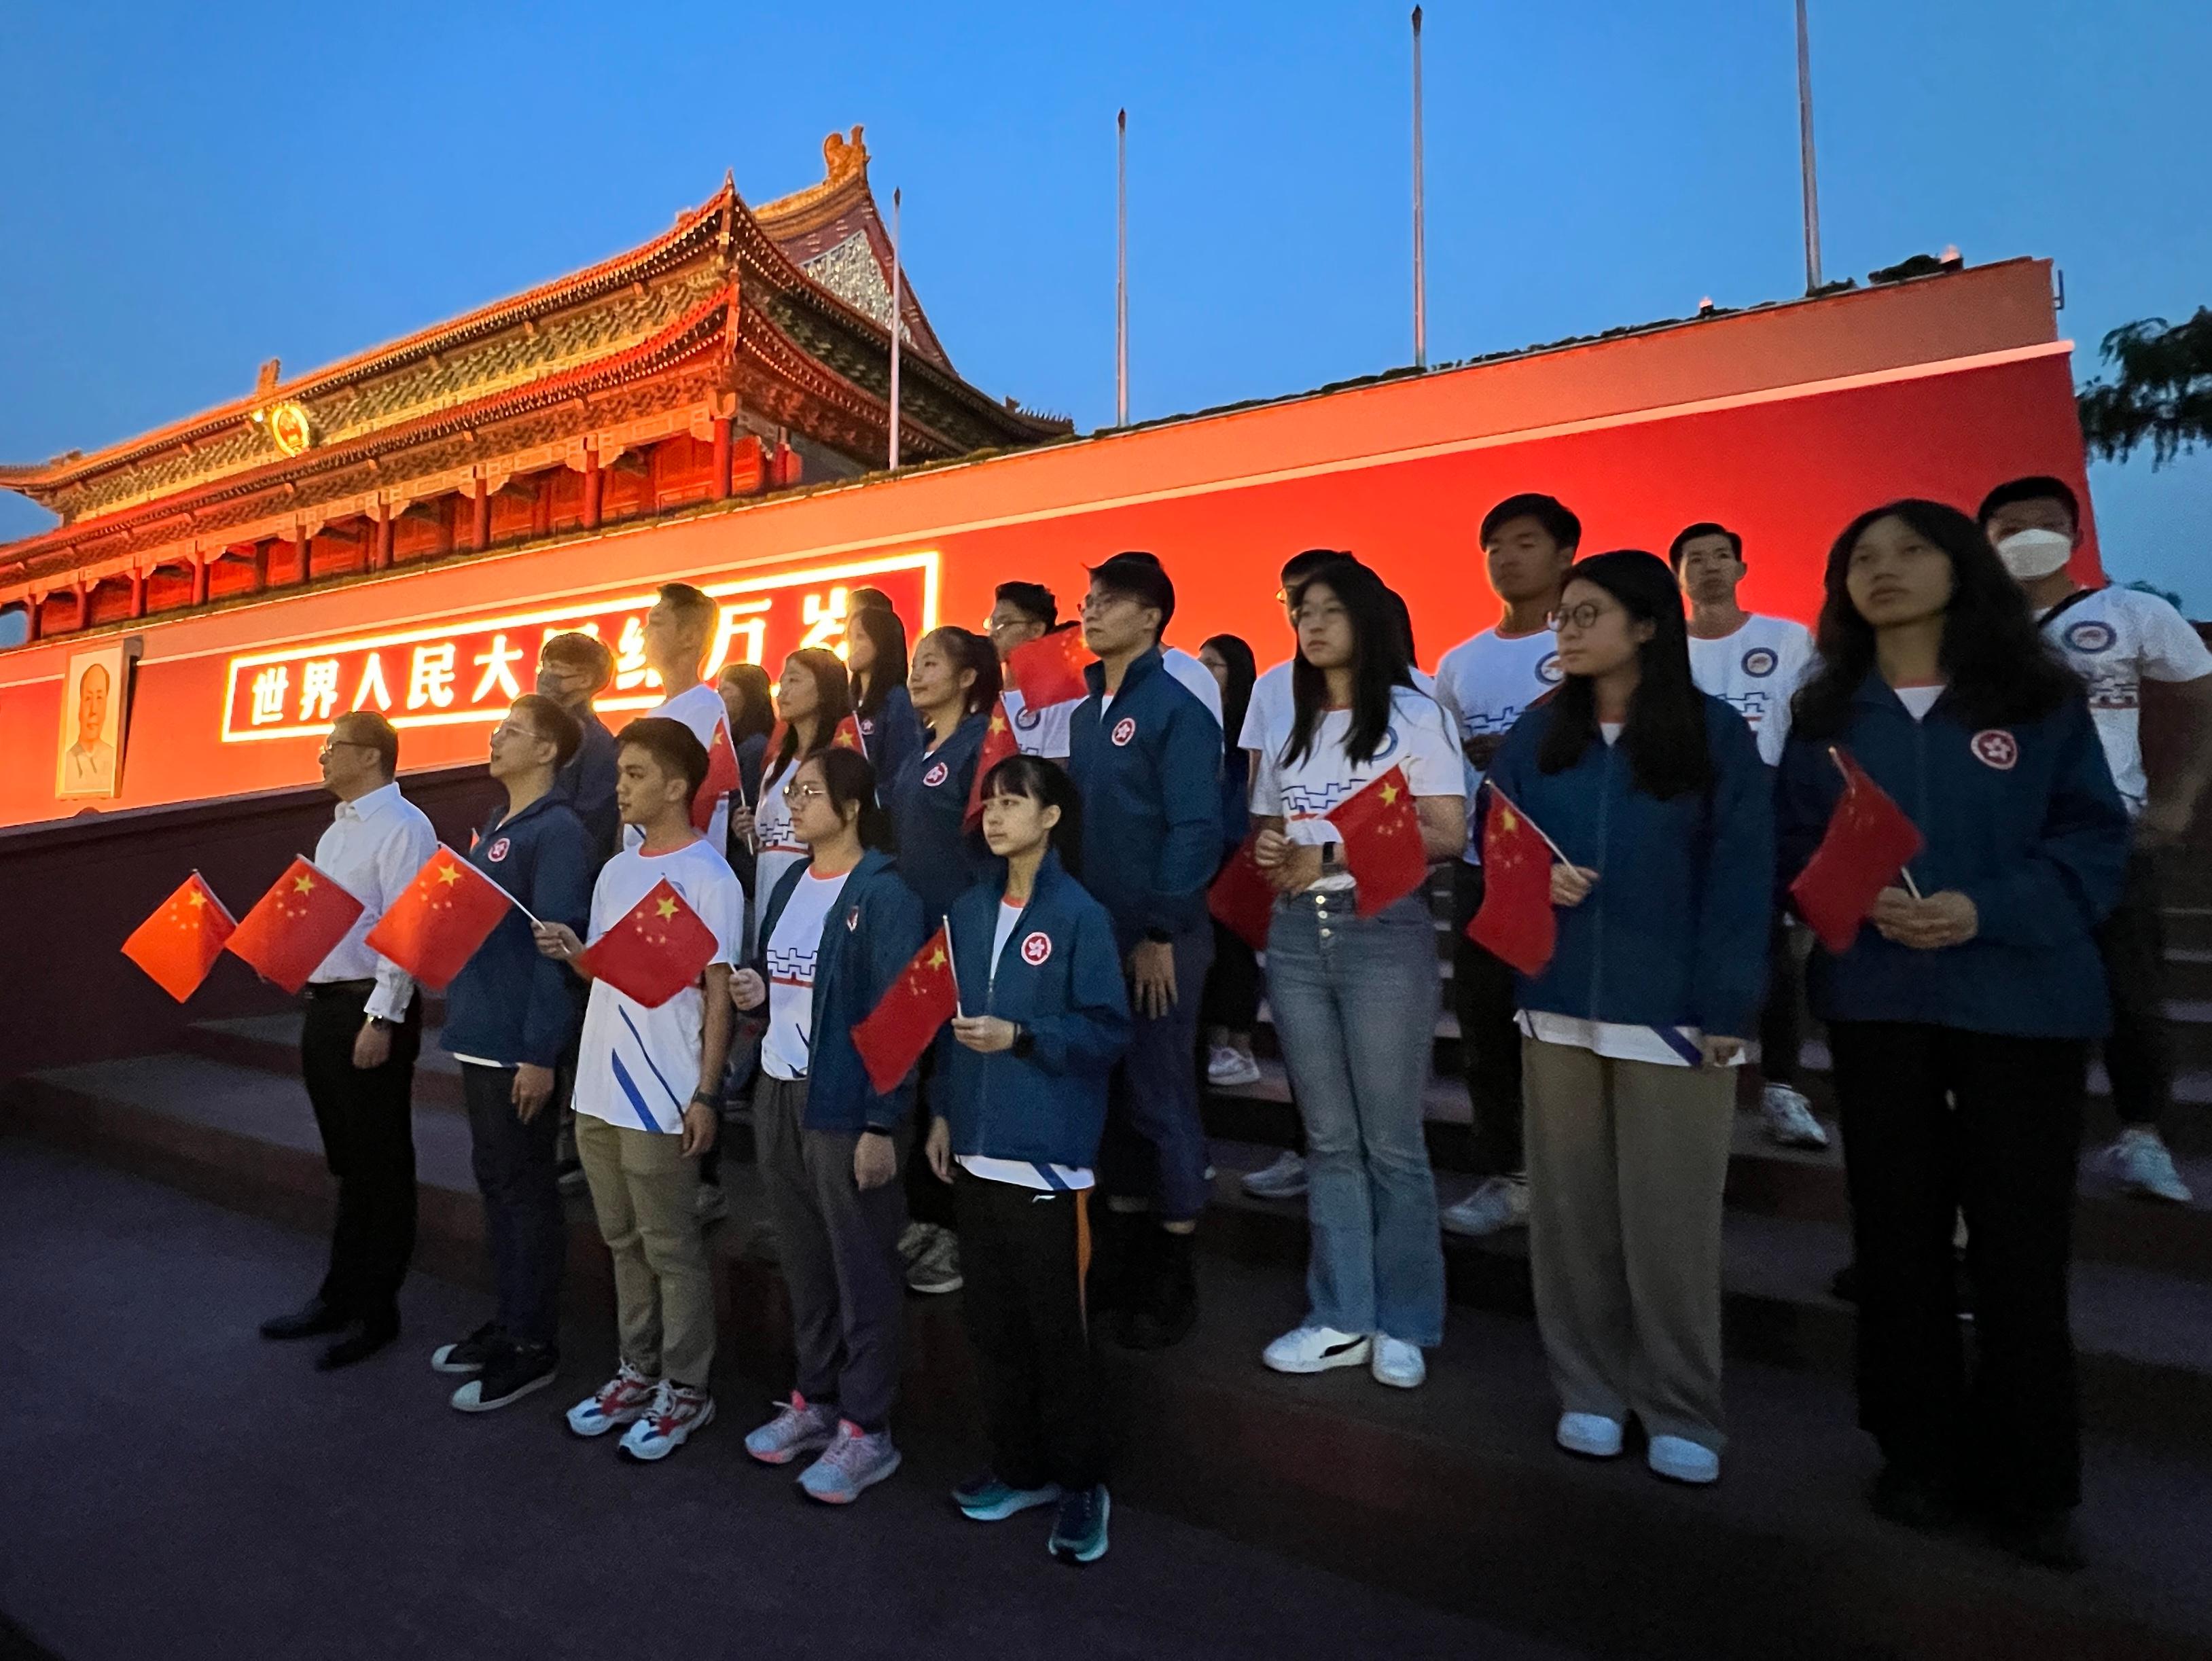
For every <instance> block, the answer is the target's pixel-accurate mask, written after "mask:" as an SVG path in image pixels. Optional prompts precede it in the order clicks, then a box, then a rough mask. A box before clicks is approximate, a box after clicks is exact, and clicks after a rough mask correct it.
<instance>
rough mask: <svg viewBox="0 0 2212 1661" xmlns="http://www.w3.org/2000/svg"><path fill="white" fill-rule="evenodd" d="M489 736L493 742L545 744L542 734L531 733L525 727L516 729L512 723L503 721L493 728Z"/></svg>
mask: <svg viewBox="0 0 2212 1661" xmlns="http://www.w3.org/2000/svg"><path fill="white" fill-rule="evenodd" d="M491 735H492V739H493V740H494V741H495V742H496V741H497V740H499V739H531V740H532V742H534V743H538V744H543V743H544V742H545V734H544V733H533V732H532V731H531V730H530V729H529V728H528V727H517V726H516V725H515V724H514V723H513V721H501V722H500V724H499V725H498V726H496V727H493V728H492V729H491Z"/></svg>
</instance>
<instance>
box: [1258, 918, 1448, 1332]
mask: <svg viewBox="0 0 2212 1661" xmlns="http://www.w3.org/2000/svg"><path fill="white" fill-rule="evenodd" d="M1437 997H1438V977H1437V936H1436V929H1435V926H1434V925H1433V924H1432V923H1431V922H1430V920H1429V909H1428V904H1427V902H1426V900H1425V898H1424V897H1423V896H1421V895H1419V894H1413V895H1409V896H1408V897H1406V898H1405V899H1402V900H1401V901H1399V902H1398V904H1395V905H1394V906H1392V907H1390V908H1389V910H1386V911H1383V912H1382V913H1381V914H1380V915H1378V916H1373V917H1369V918H1366V919H1364V920H1363V919H1361V918H1359V917H1358V916H1355V915H1354V914H1353V911H1352V896H1351V894H1350V893H1349V892H1343V893H1334V894H1311V893H1309V894H1301V895H1298V896H1297V897H1295V898H1293V899H1290V900H1286V901H1285V902H1284V903H1283V904H1280V905H1279V906H1277V907H1276V909H1275V916H1274V922H1273V925H1272V926H1271V927H1270V928H1269V929H1268V931H1267V1001H1268V1004H1269V1006H1270V1007H1271V1008H1272V1009H1273V1013H1274V1023H1275V1036H1276V1039H1277V1041H1278V1042H1279V1043H1280V1044H1281V1045H1282V1050H1283V1062H1284V1065H1285V1067H1286V1068H1288V1069H1289V1070H1290V1075H1291V1092H1292V1094H1294V1095H1295V1096H1296V1097H1297V1104H1298V1110H1299V1113H1300V1114H1301V1115H1302V1116H1304V1120H1305V1128H1306V1174H1307V1189H1306V1214H1307V1218H1308V1220H1309V1223H1310V1226H1311V1229H1312V1232H1313V1248H1312V1255H1311V1256H1310V1259H1309V1261H1308V1263H1307V1266H1306V1301H1307V1304H1308V1305H1309V1313H1308V1316H1307V1318H1308V1320H1309V1321H1310V1323H1312V1324H1314V1325H1316V1326H1326V1327H1334V1328H1335V1329H1337V1330H1338V1331H1340V1332H1359V1333H1370V1332H1381V1333H1386V1334H1388V1335H1389V1336H1391V1337H1393V1338H1396V1339H1400V1340H1401V1341H1402V1342H1406V1343H1409V1344H1419V1345H1421V1346H1422V1347H1424V1348H1430V1347H1432V1346H1434V1345H1436V1344H1438V1343H1441V1342H1443V1328H1444V1255H1443V1242H1442V1241H1441V1240H1440V1239H1439V1238H1438V1236H1437V1185H1436V1180H1435V1178H1434V1177H1431V1175H1430V1172H1429V1148H1428V1144H1427V1142H1425V1141H1424V1140H1423V1139H1422V1135H1421V1092H1422V1089H1423V1087H1424V1086H1425V1085H1426V1084H1427V1082H1428V1077H1429V1056H1430V1052H1431V1047H1432V1045H1433V1043H1434V1041H1435V1036H1436V1025H1437Z"/></svg>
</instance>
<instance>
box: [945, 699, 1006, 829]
mask: <svg viewBox="0 0 2212 1661" xmlns="http://www.w3.org/2000/svg"><path fill="white" fill-rule="evenodd" d="M1020 753H1021V747H1020V746H1019V745H1017V744H1016V743H1015V742H1014V727H1013V723H1012V721H1008V720H1007V719H1006V700H1005V699H1004V698H1000V699H999V700H998V701H997V702H996V703H993V704H992V706H991V724H990V725H989V726H988V727H985V728H984V729H983V747H982V748H981V750H980V751H977V752H976V755H975V777H974V778H973V779H971V780H969V783H968V808H967V811H966V812H963V813H962V814H961V816H960V829H961V830H962V831H963V832H964V831H973V830H974V829H975V827H976V826H977V825H979V824H982V822H983V781H984V780H985V779H987V778H988V777H990V776H991V770H992V769H993V768H994V767H996V766H997V765H998V764H1000V762H1002V761H1004V760H1006V757H1009V756H1018V755H1019V754H1020Z"/></svg>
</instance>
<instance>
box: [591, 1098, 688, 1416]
mask: <svg viewBox="0 0 2212 1661" xmlns="http://www.w3.org/2000/svg"><path fill="white" fill-rule="evenodd" d="M683 1149H684V1139H683V1137H681V1136H665V1135H657V1134H656V1133H654V1132H653V1131H650V1130H629V1129H624V1128H623V1127H622V1126H621V1125H616V1124H610V1123H607V1122H606V1121H605V1119H599V1118H594V1117H592V1116H591V1115H590V1114H588V1113H579V1114H578V1115H577V1116H576V1157H577V1158H578V1159H581V1160H582V1161H583V1163H584V1177H585V1179H586V1181H587V1182H589V1183H590V1184H591V1187H592V1210H593V1211H595V1212H597V1213H598V1214H599V1233H600V1235H601V1236H602V1237H603V1238H605V1241H606V1243H607V1250H609V1251H611V1253H613V1254H614V1260H615V1319H616V1324H617V1328H618V1329H619V1331H620V1335H621V1342H622V1358H623V1360H625V1361H627V1362H629V1364H630V1365H631V1366H634V1367H635V1368H636V1369H637V1370H638V1371H639V1372H642V1373H644V1374H645V1375H646V1376H647V1378H661V1377H664V1376H665V1377H666V1378H669V1379H671V1380H672V1381H673V1382H675V1383H677V1384H691V1385H695V1386H703V1385H704V1384H706V1382H707V1373H708V1369H709V1368H710V1367H712V1366H713V1365H714V1276H713V1275H711V1274H710V1273H709V1272H708V1268H707V1241H706V1237H705V1235H704V1234H703V1233H702V1232H701V1230H700V1226H699V1220H698V1217H697V1216H696V1214H695V1213H694V1211H693V1205H694V1203H695V1202H696V1199H697V1197H698V1193H699V1162H698V1160H696V1159H685V1158H684V1152H683Z"/></svg>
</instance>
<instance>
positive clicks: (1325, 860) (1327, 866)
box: [1321, 842, 1344, 873]
mask: <svg viewBox="0 0 2212 1661" xmlns="http://www.w3.org/2000/svg"><path fill="white" fill-rule="evenodd" d="M1343 852H1344V844H1343V843H1340V842H1325V843H1322V845H1321V868H1322V871H1323V872H1324V873H1328V872H1333V871H1335V870H1336V869H1337V868H1338V867H1340V864H1341V863H1342V861H1341V859H1340V855H1342V854H1343Z"/></svg>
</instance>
